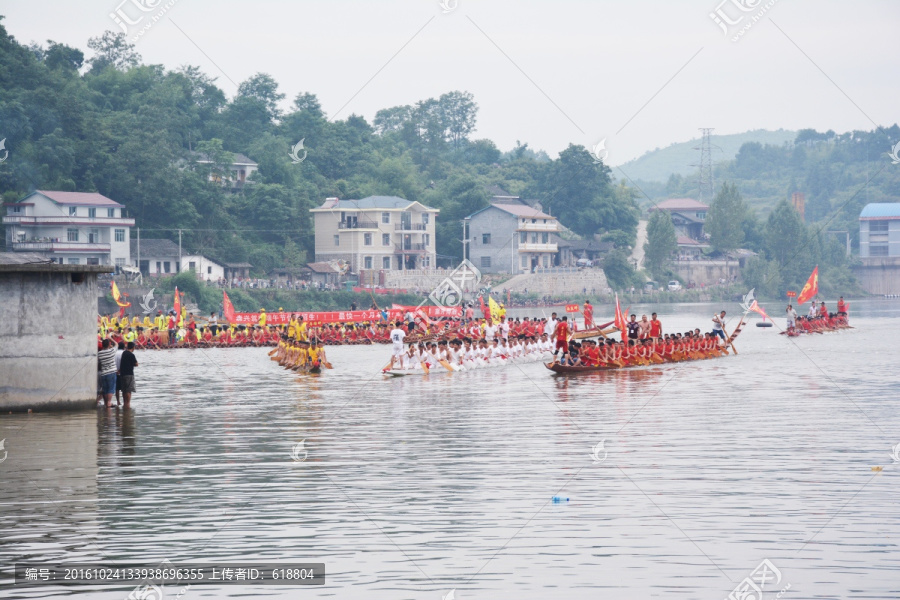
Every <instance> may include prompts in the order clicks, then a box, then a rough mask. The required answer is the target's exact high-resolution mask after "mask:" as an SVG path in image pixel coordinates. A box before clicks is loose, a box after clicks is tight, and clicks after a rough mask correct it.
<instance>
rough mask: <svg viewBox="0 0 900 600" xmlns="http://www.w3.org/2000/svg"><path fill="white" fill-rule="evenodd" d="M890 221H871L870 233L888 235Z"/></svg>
mask: <svg viewBox="0 0 900 600" xmlns="http://www.w3.org/2000/svg"><path fill="white" fill-rule="evenodd" d="M888 224H889V223H888V221H869V233H887V231H888Z"/></svg>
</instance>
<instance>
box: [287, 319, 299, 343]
mask: <svg viewBox="0 0 900 600" xmlns="http://www.w3.org/2000/svg"><path fill="white" fill-rule="evenodd" d="M295 335H297V319H295V318H294V315H291V320H290V321H289V322H288V327H287V336H288V339H291V340H292V339H294V336H295Z"/></svg>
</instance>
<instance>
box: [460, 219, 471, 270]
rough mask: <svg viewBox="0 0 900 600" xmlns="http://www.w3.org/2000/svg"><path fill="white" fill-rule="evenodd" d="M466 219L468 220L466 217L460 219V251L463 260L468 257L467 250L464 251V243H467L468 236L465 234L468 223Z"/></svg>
mask: <svg viewBox="0 0 900 600" xmlns="http://www.w3.org/2000/svg"><path fill="white" fill-rule="evenodd" d="M468 221H469V220H468V219H463V220H462V221H461V222H462V227H463V234H462V251H463V254H462V257H463V260H466V259H467V258H469V256H468V252H466V250H467V248H466V245H467V244H468V243H469V238H468V236H467V235H466V226H467V225H468Z"/></svg>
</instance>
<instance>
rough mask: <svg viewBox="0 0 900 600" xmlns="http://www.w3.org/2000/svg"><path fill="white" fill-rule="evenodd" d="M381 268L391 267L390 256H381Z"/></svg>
mask: <svg viewBox="0 0 900 600" xmlns="http://www.w3.org/2000/svg"><path fill="white" fill-rule="evenodd" d="M381 268H382V269H388V270H390V268H391V257H390V256H382V257H381Z"/></svg>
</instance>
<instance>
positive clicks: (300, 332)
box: [295, 316, 307, 342]
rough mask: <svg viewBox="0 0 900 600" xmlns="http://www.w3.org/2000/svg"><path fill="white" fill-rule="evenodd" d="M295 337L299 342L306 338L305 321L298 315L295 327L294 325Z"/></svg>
mask: <svg viewBox="0 0 900 600" xmlns="http://www.w3.org/2000/svg"><path fill="white" fill-rule="evenodd" d="M295 331H296V339H297V341H300V342H305V341H306V340H307V337H306V321H304V320H303V317H302V316H300V317H298V320H297V327H296V330H295Z"/></svg>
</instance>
